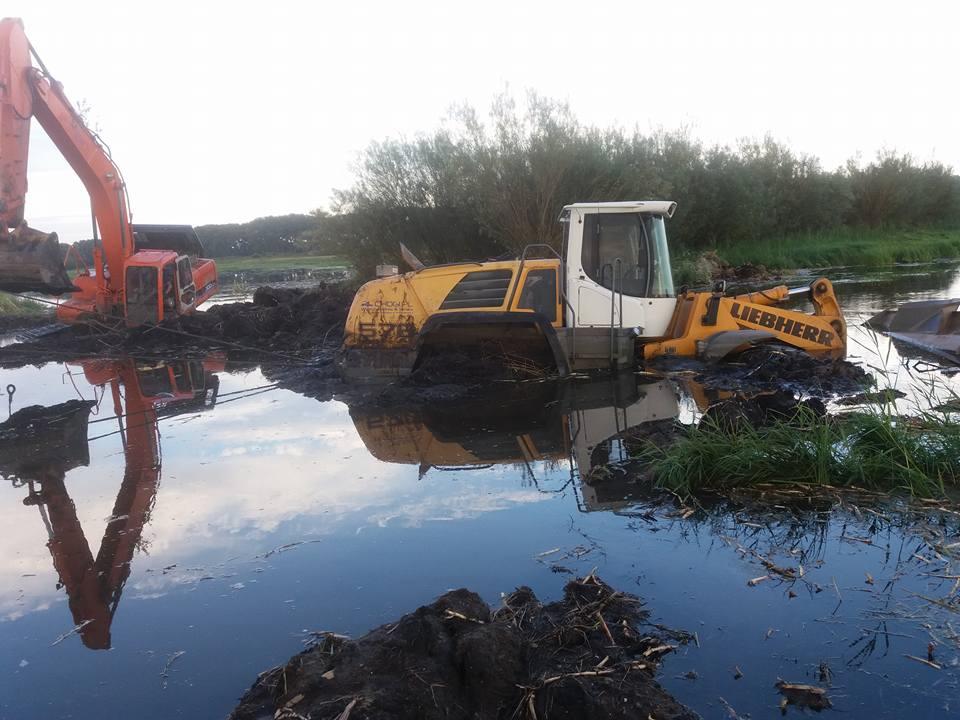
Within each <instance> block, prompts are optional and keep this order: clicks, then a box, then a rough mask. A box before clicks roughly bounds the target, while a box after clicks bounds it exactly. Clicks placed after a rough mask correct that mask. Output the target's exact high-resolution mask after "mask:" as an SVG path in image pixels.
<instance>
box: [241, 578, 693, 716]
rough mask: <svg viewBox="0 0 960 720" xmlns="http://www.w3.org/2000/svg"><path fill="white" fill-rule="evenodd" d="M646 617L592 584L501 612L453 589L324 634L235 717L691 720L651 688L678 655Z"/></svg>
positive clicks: (579, 583)
mask: <svg viewBox="0 0 960 720" xmlns="http://www.w3.org/2000/svg"><path fill="white" fill-rule="evenodd" d="M645 618H646V613H645V612H643V611H642V610H641V609H640V601H639V600H638V599H637V598H636V597H634V596H632V595H628V594H626V593H620V592H615V591H614V590H613V589H612V588H610V587H609V586H607V585H606V584H604V583H603V582H602V581H601V580H599V579H597V578H596V577H595V576H593V575H590V576H588V577H586V578H583V579H582V580H575V581H573V582H570V583H569V584H568V585H567V587H566V589H565V591H564V598H563V600H561V601H559V602H554V603H550V604H549V605H541V604H540V602H539V601H538V600H537V598H536V596H535V595H534V594H533V591H532V590H530V589H529V588H526V587H521V588H519V589H517V590H516V591H514V592H513V593H512V594H511V595H509V596H507V597H506V598H505V599H504V607H503V608H501V609H500V610H498V611H496V612H493V613H491V611H490V608H488V607H487V605H486V603H484V602H483V601H482V600H481V599H480V598H479V597H478V596H477V595H476V594H475V593H472V592H470V591H469V590H454V591H452V592H448V593H446V594H445V595H443V596H441V597H440V598H439V599H438V600H437V601H436V602H435V603H433V604H432V605H427V606H424V607H421V608H419V609H418V610H416V611H415V612H413V613H411V614H409V615H405V616H404V617H402V618H401V619H400V620H399V621H398V622H396V623H394V624H390V625H385V626H383V627H380V628H377V629H376V630H374V631H372V632H371V633H369V634H368V635H365V636H364V637H362V638H360V639H359V640H356V641H352V640H349V639H346V638H344V637H342V636H338V635H334V634H332V633H323V634H320V635H318V636H317V642H316V644H315V645H314V646H313V647H311V648H310V649H308V650H306V651H305V652H302V653H300V654H299V655H296V656H294V657H293V658H292V659H291V660H290V661H289V662H288V663H287V664H286V665H283V666H280V667H277V668H274V669H272V670H269V671H267V672H265V673H263V674H261V675H260V677H258V678H257V681H256V682H255V683H254V685H253V687H252V688H251V689H250V690H249V691H248V692H247V693H246V695H245V696H244V697H243V699H242V701H241V703H240V705H239V706H238V707H237V708H236V709H235V710H234V711H233V713H232V714H231V716H230V717H231V718H233V719H234V720H253V719H254V718H257V719H259V718H282V717H290V718H294V717H303V718H305V717H315V718H320V717H330V718H335V717H341V718H346V717H348V716H352V717H357V718H361V717H362V718H366V719H368V720H414V719H416V720H433V719H437V720H439V719H440V718H445V719H452V720H468V719H469V720H494V719H497V720H500V719H503V720H506V719H507V718H523V719H527V718H578V719H586V720H591V719H595V720H599V719H601V718H647V717H656V718H661V719H666V718H677V719H682V720H687V719H688V718H689V719H690V720H693V718H696V717H697V716H696V715H695V714H694V713H692V712H691V711H690V710H688V709H687V708H685V707H683V706H682V705H680V704H679V703H678V702H676V700H674V699H673V698H672V697H671V696H670V695H668V694H667V693H666V692H665V691H664V690H663V689H662V688H661V687H660V686H659V685H658V684H657V683H656V682H655V681H654V679H653V676H654V673H655V671H656V667H657V662H658V658H659V657H660V656H661V655H663V654H664V653H666V652H669V651H670V650H671V649H672V646H671V645H670V644H669V643H666V642H664V640H663V638H662V637H658V636H656V635H654V634H652V633H648V632H647V631H646V629H645V628H644V629H641V628H642V624H643V622H644V621H645Z"/></svg>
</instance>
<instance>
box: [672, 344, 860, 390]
mask: <svg viewBox="0 0 960 720" xmlns="http://www.w3.org/2000/svg"><path fill="white" fill-rule="evenodd" d="M653 367H654V368H656V369H658V370H661V371H662V372H664V373H666V374H667V375H673V374H676V373H683V374H686V375H688V376H689V375H690V374H692V376H693V379H694V380H695V381H696V382H698V383H700V384H702V385H704V386H705V387H708V388H711V389H714V390H736V391H745V392H762V391H769V390H790V391H792V392H794V393H799V394H802V395H811V396H814V397H824V398H825V397H834V396H840V395H852V394H856V393H862V392H863V391H864V390H865V389H866V388H868V387H870V386H871V385H872V384H873V378H872V377H871V375H870V374H869V373H868V372H866V371H865V370H864V369H863V368H862V367H860V366H859V365H855V364H854V363H851V362H848V361H846V360H830V359H822V358H816V357H814V356H813V355H810V354H809V353H805V352H803V351H802V350H796V349H794V348H788V347H784V346H781V345H760V346H757V347H754V348H751V349H749V350H747V351H745V352H742V353H739V354H738V355H736V356H734V357H731V358H728V359H725V360H723V361H721V362H718V363H704V362H701V361H699V360H692V359H689V358H659V359H657V360H656V361H655V362H654V363H653Z"/></svg>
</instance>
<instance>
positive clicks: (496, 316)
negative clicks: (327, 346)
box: [338, 201, 847, 380]
mask: <svg viewBox="0 0 960 720" xmlns="http://www.w3.org/2000/svg"><path fill="white" fill-rule="evenodd" d="M675 210H676V203H674V202H669V201H630V202H603V203H576V204H573V205H567V206H566V207H565V208H564V209H563V213H562V214H561V216H560V222H561V223H562V225H563V246H562V252H561V254H557V253H556V252H555V251H554V250H553V249H552V248H550V247H549V246H545V245H531V246H528V247H527V248H525V249H524V251H523V252H522V253H521V255H520V257H519V258H515V259H512V260H492V261H489V262H464V263H454V264H449V265H437V266H433V267H424V266H423V265H422V263H420V262H419V261H418V260H417V259H416V258H415V257H413V256H412V254H410V253H409V252H408V251H407V250H406V248H403V249H402V250H403V255H404V258H405V259H406V260H407V262H408V263H409V264H410V265H411V266H413V267H414V268H415V269H414V270H413V271H412V272H408V273H405V274H403V275H401V274H399V273H397V272H396V269H395V268H394V267H393V266H385V267H381V269H380V271H378V275H382V276H381V277H378V278H377V279H376V280H372V281H370V282H368V283H366V284H365V285H363V286H362V287H361V288H360V289H359V290H358V291H357V294H356V297H354V299H353V303H352V304H351V306H350V312H349V314H348V316H347V320H346V325H345V328H344V341H343V346H342V348H341V351H340V355H339V358H338V367H339V368H340V371H341V373H342V374H343V375H344V377H346V378H348V379H355V380H364V379H374V378H390V377H398V376H403V375H406V374H408V373H410V372H411V371H412V370H413V369H414V368H415V367H416V365H417V363H418V362H419V361H420V360H422V358H424V357H425V356H426V355H427V354H429V353H430V352H432V351H434V350H436V349H438V348H443V349H450V348H452V349H465V348H471V347H491V346H492V347H494V348H497V349H498V350H499V351H501V352H502V353H503V354H505V355H507V356H520V357H525V358H539V359H542V360H544V361H546V362H548V363H549V364H550V365H552V366H555V367H556V369H557V371H558V372H559V373H560V374H561V375H563V374H567V373H569V372H575V371H581V370H591V369H600V368H612V369H615V370H616V369H625V368H629V367H633V366H636V365H639V364H643V362H644V361H648V360H652V359H654V358H656V357H659V356H664V355H675V356H687V357H700V358H703V359H707V360H711V359H719V358H722V357H724V356H726V355H728V354H730V353H733V352H736V351H739V350H741V349H744V348H745V347H748V346H749V345H752V344H756V343H759V342H768V341H774V342H780V343H784V344H786V345H789V346H792V347H795V348H799V349H802V350H805V351H807V352H809V353H812V354H816V355H823V356H826V357H831V358H842V357H843V356H844V355H845V354H846V341H847V333H846V323H845V322H844V319H843V314H842V312H841V311H840V306H839V304H838V302H837V299H836V296H835V295H834V292H833V285H832V284H831V283H830V281H829V280H827V279H826V278H820V279H818V280H815V281H814V282H813V283H811V284H810V285H809V287H803V288H795V289H790V288H788V287H786V286H779V287H774V288H771V289H768V290H761V291H757V292H752V293H748V294H745V295H734V296H727V295H726V294H725V292H724V286H723V285H722V284H719V285H718V286H717V287H715V288H714V290H713V291H712V292H692V291H689V292H688V291H684V292H681V293H680V294H679V295H677V293H676V292H675V291H674V285H673V276H672V271H671V266H670V251H669V248H668V245H667V233H666V222H665V221H666V220H667V219H669V218H670V217H672V216H673V213H674V211H675ZM544 256H546V257H544ZM801 293H803V294H806V295H807V296H808V297H809V299H810V301H811V303H812V304H813V313H812V314H808V313H804V312H800V311H797V310H792V309H786V308H783V307H777V306H778V305H780V304H781V303H783V302H785V301H787V300H788V299H789V298H791V297H792V296H794V295H798V294H801Z"/></svg>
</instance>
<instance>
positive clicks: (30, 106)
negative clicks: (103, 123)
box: [0, 18, 218, 327]
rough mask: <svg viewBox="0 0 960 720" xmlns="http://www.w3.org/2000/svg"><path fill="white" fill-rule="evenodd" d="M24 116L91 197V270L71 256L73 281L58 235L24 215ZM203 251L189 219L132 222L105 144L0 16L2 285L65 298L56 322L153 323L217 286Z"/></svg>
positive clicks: (12, 23)
mask: <svg viewBox="0 0 960 720" xmlns="http://www.w3.org/2000/svg"><path fill="white" fill-rule="evenodd" d="M34 62H36V66H35V65H34ZM32 118H36V120H37V122H39V123H40V126H41V127H42V128H43V129H44V130H45V131H46V133H47V135H49V137H50V139H51V140H52V141H53V143H54V145H56V147H57V149H59V151H60V153H61V154H62V155H63V157H64V158H65V159H66V161H67V162H68V163H69V165H70V167H71V168H73V170H74V172H76V173H77V175H78V176H79V178H80V180H81V181H82V182H83V185H84V187H85V188H86V190H87V192H88V193H89V195H90V203H91V210H92V216H93V217H92V221H93V229H92V234H93V241H94V248H93V269H92V270H91V269H90V268H88V267H86V265H85V263H84V262H83V261H82V259H80V257H79V254H77V265H78V272H77V274H76V276H75V277H73V278H71V277H70V275H69V274H68V272H67V269H66V263H65V261H66V260H67V257H66V256H64V254H63V253H62V252H61V248H60V245H59V242H58V240H57V236H56V233H44V232H41V231H39V230H34V229H33V228H30V227H29V226H28V225H27V223H26V221H25V220H24V206H25V202H26V193H27V154H28V149H29V139H30V123H31V120H32ZM68 254H69V253H68ZM202 254H203V248H202V246H201V244H200V240H199V238H198V237H197V234H196V232H195V231H194V229H193V228H192V227H191V226H189V225H135V224H133V222H132V218H131V214H130V209H129V201H128V197H127V188H126V185H125V183H124V181H123V176H122V175H121V173H120V170H119V169H118V168H117V166H116V165H115V164H114V162H113V160H112V159H111V157H110V152H109V150H108V149H107V147H106V145H105V144H104V143H103V142H102V141H101V140H100V138H99V137H98V136H97V134H96V133H94V132H93V131H91V130H90V128H88V127H87V125H86V123H85V122H84V120H83V118H82V117H81V116H80V114H79V113H78V112H77V111H76V110H75V109H74V107H73V106H72V105H71V104H70V101H69V100H67V98H66V96H65V95H64V93H63V87H62V85H61V84H60V83H58V82H57V81H56V80H54V79H53V77H51V75H50V73H49V72H48V71H47V68H46V67H45V66H44V64H43V62H42V61H41V60H40V58H39V56H38V55H37V53H36V51H35V50H34V49H33V47H32V46H31V45H30V42H29V41H28V40H27V37H26V35H25V34H24V31H23V23H22V22H21V21H20V20H19V19H17V18H6V19H4V20H2V21H0V290H4V291H7V292H15V293H20V292H38V293H44V294H48V295H57V296H60V295H67V296H68V297H67V298H66V299H63V300H61V301H60V302H59V303H58V305H57V316H58V318H59V319H60V320H61V321H63V322H82V321H85V320H88V319H95V318H101V319H102V318H115V319H123V320H124V321H125V323H126V325H127V326H128V327H135V326H138V325H143V324H153V323H158V322H161V321H162V320H164V319H167V318H171V317H176V316H178V315H182V314H187V313H190V312H192V311H193V310H194V309H195V308H196V307H197V306H198V305H199V304H200V303H202V302H204V301H205V300H207V299H208V298H209V297H211V296H212V295H213V294H214V293H215V292H216V291H217V287H218V286H217V268H216V264H215V263H214V261H213V260H210V259H207V258H203V257H202ZM81 264H82V265H83V267H79V265H81Z"/></svg>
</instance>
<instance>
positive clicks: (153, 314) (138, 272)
mask: <svg viewBox="0 0 960 720" xmlns="http://www.w3.org/2000/svg"><path fill="white" fill-rule="evenodd" d="M125 285H126V320H127V326H128V327H136V326H138V325H144V324H147V325H155V324H157V323H160V322H163V321H164V320H166V319H168V318H170V317H176V316H178V315H182V314H184V313H187V312H190V311H191V310H193V308H194V307H195V306H196V304H197V288H196V284H195V282H194V279H193V270H192V268H191V264H190V258H189V257H187V256H185V255H177V254H176V253H175V252H171V251H161V250H146V251H141V252H138V253H136V254H134V255H133V256H132V257H131V258H130V260H129V261H128V262H127V268H126V278H125Z"/></svg>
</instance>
